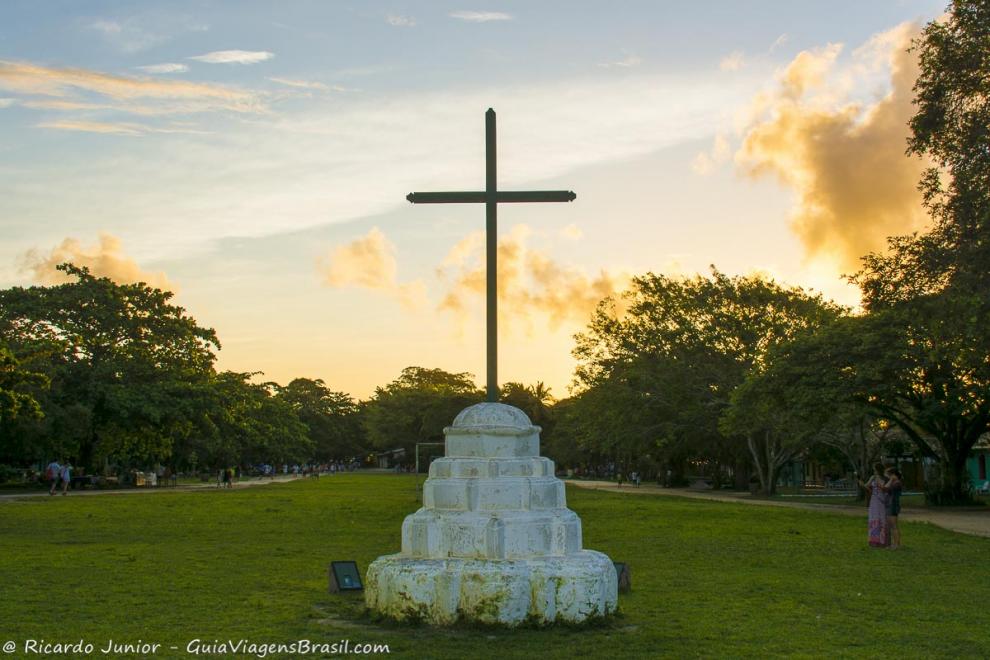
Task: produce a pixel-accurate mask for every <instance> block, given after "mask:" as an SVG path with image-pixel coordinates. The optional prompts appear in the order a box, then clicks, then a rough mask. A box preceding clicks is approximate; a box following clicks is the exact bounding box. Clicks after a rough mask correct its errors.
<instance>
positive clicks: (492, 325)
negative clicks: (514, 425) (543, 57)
mask: <svg viewBox="0 0 990 660" xmlns="http://www.w3.org/2000/svg"><path fill="white" fill-rule="evenodd" d="M495 163H496V156H495V111H494V110H493V109H491V108H488V112H486V113H485V196H486V198H487V199H486V200H485V257H486V259H485V261H486V265H485V276H486V280H485V282H486V287H485V288H486V293H487V295H486V298H487V300H488V305H487V307H488V310H487V321H486V331H487V338H488V341H487V342H486V350H487V355H488V360H487V366H488V383H487V386H486V388H485V390H486V392H487V394H488V396H487V399H488V401H498V268H497V258H498V199H497V197H496V195H497V194H498V181H497V177H496V174H495V173H496V168H495Z"/></svg>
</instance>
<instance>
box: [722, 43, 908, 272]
mask: <svg viewBox="0 0 990 660" xmlns="http://www.w3.org/2000/svg"><path fill="white" fill-rule="evenodd" d="M917 30H918V28H917V27H916V26H913V25H909V24H904V25H901V26H899V27H898V28H895V29H894V30H891V31H889V32H886V33H883V34H880V35H877V36H876V37H874V39H873V40H871V42H870V44H868V45H867V47H866V48H867V49H869V50H870V51H871V53H872V54H873V55H882V56H883V57H884V59H886V64H887V66H888V67H889V71H890V84H891V91H890V93H889V94H887V95H886V96H885V97H884V98H882V99H880V100H879V101H877V102H876V103H874V104H872V105H865V106H864V105H862V104H858V103H853V102H849V101H848V97H846V96H845V94H844V93H843V91H842V85H838V86H836V85H833V86H830V85H828V84H827V82H826V81H827V80H828V77H829V74H831V73H833V72H834V70H835V62H836V59H837V57H838V55H839V53H840V51H841V45H835V44H830V45H829V46H827V47H826V48H824V49H822V50H819V51H817V52H809V51H804V52H802V53H800V54H798V55H797V56H796V57H795V58H794V60H793V61H792V62H791V64H790V65H789V66H788V67H787V69H786V70H785V71H784V72H783V74H782V75H781V76H780V79H779V86H778V89H776V90H775V91H774V92H772V93H770V94H765V95H761V96H760V97H758V98H757V99H755V100H754V103H753V107H752V108H751V112H752V115H751V119H750V120H749V123H748V125H747V127H746V129H745V131H744V138H743V142H742V146H741V148H740V149H739V150H738V152H737V153H736V157H735V158H736V164H737V166H738V167H739V168H740V170H741V171H742V172H744V173H745V174H746V175H747V176H750V177H752V178H761V177H764V176H767V175H776V176H777V178H778V179H779V180H780V181H782V182H783V183H784V184H785V185H787V186H789V187H791V188H793V189H794V190H795V191H796V193H797V204H796V206H795V208H794V210H793V214H792V218H791V227H792V229H793V231H794V232H795V233H796V234H797V236H798V237H799V238H800V240H801V242H802V243H803V245H804V247H805V250H806V253H807V255H808V256H809V257H826V258H830V259H832V260H834V261H835V262H836V263H837V264H838V265H839V266H840V267H842V268H844V269H846V270H847V271H848V272H851V271H854V270H856V269H857V268H858V265H859V258H860V257H862V256H863V255H865V254H866V253H868V252H871V251H878V250H882V249H883V248H884V246H885V239H886V237H887V236H891V235H895V234H903V233H907V232H910V231H914V230H917V229H920V228H922V227H923V226H924V224H925V222H926V216H925V213H924V211H923V209H922V206H921V198H920V195H919V193H918V192H917V190H916V185H917V182H918V180H919V178H920V175H921V172H922V170H923V168H924V166H925V163H924V162H922V161H921V160H920V159H917V158H911V157H908V156H906V155H905V149H906V139H907V137H908V126H907V122H908V120H909V119H910V117H911V116H912V115H913V107H912V103H911V100H912V97H913V94H912V86H913V85H914V81H915V79H916V77H917V73H918V64H917V61H916V58H915V56H914V55H912V54H910V53H908V52H906V49H907V48H908V46H909V45H910V41H911V37H912V36H913V35H915V34H917ZM871 53H866V54H867V55H869V54H871ZM854 55H856V56H858V57H860V58H862V57H863V49H861V51H857V53H855V54H854ZM874 64H875V63H874ZM869 66H870V65H869V63H868V64H867V65H861V66H859V68H855V67H854V68H853V69H852V70H851V72H849V73H847V74H846V80H845V81H844V82H845V84H846V85H847V86H849V85H850V83H851V84H855V83H857V82H860V80H859V77H861V76H865V75H867V74H869ZM843 99H845V100H843Z"/></svg>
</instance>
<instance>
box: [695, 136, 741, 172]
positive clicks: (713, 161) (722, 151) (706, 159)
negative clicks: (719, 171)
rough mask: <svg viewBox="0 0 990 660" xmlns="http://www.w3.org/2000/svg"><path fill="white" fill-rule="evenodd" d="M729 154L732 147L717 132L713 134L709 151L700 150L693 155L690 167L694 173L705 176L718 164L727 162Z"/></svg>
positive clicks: (730, 154)
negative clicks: (713, 137)
mask: <svg viewBox="0 0 990 660" xmlns="http://www.w3.org/2000/svg"><path fill="white" fill-rule="evenodd" d="M730 156H732V148H731V147H730V146H729V141H728V140H727V139H725V136H724V135H722V134H721V133H719V134H718V135H716V136H715V140H714V141H713V142H712V147H711V149H710V150H709V151H702V152H700V153H699V154H698V155H697V156H695V157H694V160H693V161H692V162H691V169H692V170H694V172H695V173H696V174H700V175H702V176H707V175H708V174H711V173H712V172H714V171H715V169H716V168H717V167H718V166H719V165H721V164H723V163H725V162H727V161H728V160H729V157H730Z"/></svg>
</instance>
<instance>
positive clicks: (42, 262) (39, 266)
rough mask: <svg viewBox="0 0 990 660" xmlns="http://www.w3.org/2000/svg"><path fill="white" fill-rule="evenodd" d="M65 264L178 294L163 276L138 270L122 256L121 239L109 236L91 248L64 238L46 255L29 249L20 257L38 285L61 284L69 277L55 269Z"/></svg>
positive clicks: (100, 275)
mask: <svg viewBox="0 0 990 660" xmlns="http://www.w3.org/2000/svg"><path fill="white" fill-rule="evenodd" d="M67 261H68V262H71V263H72V264H74V265H76V266H85V267H86V268H89V271H90V272H91V273H92V274H93V275H95V276H97V277H109V278H110V279H112V280H113V281H115V282H118V283H121V284H131V283H136V282H144V283H145V284H147V285H149V286H152V287H155V288H157V289H163V290H166V291H173V292H176V291H178V287H176V285H175V284H173V283H172V282H170V281H169V280H168V278H167V277H165V273H163V272H158V273H149V272H146V271H144V270H141V268H140V266H138V265H137V262H136V261H134V260H133V259H131V258H130V257H128V256H127V255H126V254H124V253H123V250H122V245H121V242H120V239H119V238H117V237H115V236H112V235H110V234H100V240H99V243H97V244H96V245H91V246H85V245H83V244H82V242H80V241H79V240H77V239H75V238H66V239H65V240H64V241H62V242H61V243H60V244H59V245H57V246H56V247H54V248H52V250H51V252H49V253H48V254H47V255H43V254H41V253H39V252H38V251H37V250H30V251H28V252H27V253H26V254H25V255H24V256H23V258H22V260H21V266H22V268H23V269H24V270H26V271H28V272H30V273H31V275H32V277H33V279H34V281H35V282H37V283H39V284H64V283H65V282H71V281H72V278H71V277H69V276H67V275H66V274H65V273H63V272H62V271H59V270H56V269H55V266H57V265H59V264H62V263H65V262H67Z"/></svg>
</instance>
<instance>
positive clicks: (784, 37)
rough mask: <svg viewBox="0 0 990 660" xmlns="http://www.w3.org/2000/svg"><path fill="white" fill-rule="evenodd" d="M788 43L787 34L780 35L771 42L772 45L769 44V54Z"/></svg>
mask: <svg viewBox="0 0 990 660" xmlns="http://www.w3.org/2000/svg"><path fill="white" fill-rule="evenodd" d="M788 41H790V37H789V36H787V33H786V32H785V33H784V34H782V35H780V36H779V37H777V38H776V39H774V40H773V43H772V44H770V52H771V53H772V52H774V51H775V50H777V49H778V48H780V47H781V46H783V45H784V44H786V43H787V42H788Z"/></svg>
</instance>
